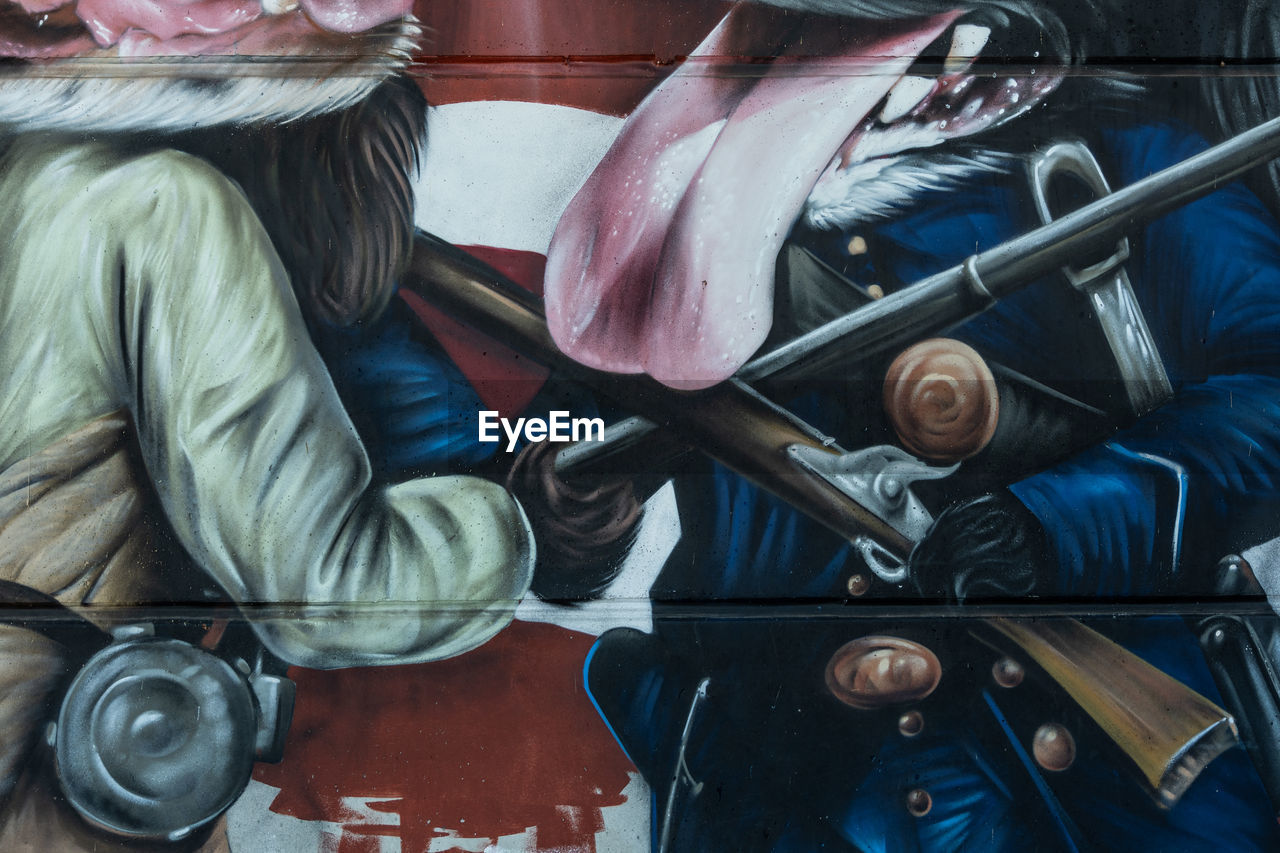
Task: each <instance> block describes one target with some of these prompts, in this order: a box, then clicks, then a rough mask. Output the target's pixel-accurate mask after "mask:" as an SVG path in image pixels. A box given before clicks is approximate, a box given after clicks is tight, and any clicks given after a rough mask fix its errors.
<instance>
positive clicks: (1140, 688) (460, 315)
mask: <svg viewBox="0 0 1280 853" xmlns="http://www.w3.org/2000/svg"><path fill="white" fill-rule="evenodd" d="M1276 156H1280V119H1275V120H1272V121H1269V122H1267V123H1265V124H1262V125H1259V126H1258V127H1256V128H1253V129H1252V130H1249V131H1247V132H1245V133H1243V134H1241V135H1239V136H1237V137H1234V138H1233V139H1231V140H1228V141H1227V142H1224V143H1221V144H1219V145H1217V146H1214V147H1212V148H1210V149H1208V150H1206V151H1204V152H1202V153H1201V154H1198V155H1196V156H1194V157H1191V158H1189V159H1188V160H1186V161H1183V162H1182V163H1179V164H1177V165H1175V166H1172V167H1170V168H1168V169H1165V170H1163V171H1161V172H1158V173H1156V174H1154V175H1152V176H1150V177H1148V178H1145V179H1143V180H1141V181H1138V182H1136V183H1134V184H1132V185H1130V186H1128V187H1126V188H1123V189H1121V190H1118V191H1117V192H1115V193H1112V194H1110V195H1107V196H1105V197H1103V198H1101V199H1099V200H1098V201H1095V202H1093V203H1091V204H1089V205H1086V206H1085V207H1082V208H1080V209H1079V210H1076V211H1074V212H1073V213H1070V214H1067V215H1065V216H1063V217H1061V218H1060V219H1057V220H1055V221H1053V222H1050V223H1049V224H1047V225H1044V226H1042V227H1040V228H1037V229H1035V230H1033V231H1030V232H1028V233H1026V234H1024V235H1022V236H1021V237H1017V238H1014V239H1013V240H1010V241H1008V242H1006V243H1003V244H1001V245H1000V246H997V247H995V248H993V249H990V250H988V251H985V252H982V253H979V254H975V255H973V256H971V257H970V258H968V259H966V260H965V261H964V262H963V263H961V264H958V265H957V266H955V267H953V268H951V269H949V270H946V271H944V272H941V273H938V274H937V275H934V276H931V277H929V278H927V279H925V280H923V281H921V282H919V283H917V284H915V285H913V286H911V287H908V288H906V289H904V290H901V291H899V292H897V293H894V294H891V295H889V296H886V297H884V298H883V299H880V300H878V301H876V302H873V303H871V304H869V305H867V306H864V307H862V308H860V309H859V310H857V311H855V312H853V313H851V314H848V315H845V316H843V317H841V318H838V319H836V320H834V321H832V322H831V323H828V324H827V325H825V326H822V327H820V328H818V329H816V330H814V331H812V332H809V333H808V334H805V335H802V336H800V337H799V338H797V339H795V340H793V341H791V342H789V343H788V344H785V345H783V346H782V347H780V348H778V349H776V350H774V351H772V352H770V353H769V354H767V355H765V356H763V357H761V358H759V359H756V360H755V361H753V362H751V363H749V364H748V365H747V366H746V367H744V368H743V370H742V371H740V372H739V374H738V375H737V376H736V377H734V378H733V379H731V380H729V381H726V382H723V383H720V384H719V385H717V386H714V387H712V388H710V389H707V390H705V391H700V392H694V393H689V392H679V391H675V390H673V389H670V388H667V387H666V386H663V385H661V384H659V383H657V382H656V381H654V380H652V379H650V378H648V377H644V376H631V375H618V374H609V373H604V372H601V371H595V370H592V369H590V368H587V367H585V366H583V365H580V364H578V363H577V362H574V361H573V360H572V359H570V358H568V357H567V356H565V355H564V354H563V353H561V352H560V350H559V349H558V347H556V345H555V342H554V341H553V340H552V338H551V335H550V332H549V330H548V328H547V325H546V320H545V316H544V315H543V313H542V308H541V305H540V301H539V300H538V299H537V298H536V297H534V296H532V295H531V294H529V293H527V292H526V291H524V290H522V289H521V288H519V287H518V286H516V285H515V284H514V283H512V282H510V281H508V280H506V279H505V278H504V277H503V276H502V275H501V274H499V273H497V272H496V271H494V270H492V269H491V268H489V267H488V266H487V265H485V264H483V263H481V262H479V261H478V260H476V259H474V258H472V257H470V256H469V255H467V254H466V253H465V252H462V251H460V250H458V249H456V248H455V247H452V246H449V245H448V244H446V243H444V242H443V241H440V240H438V239H436V238H433V237H430V236H429V235H425V234H419V235H418V237H417V238H416V240H415V246H414V257H413V261H412V264H411V268H410V271H409V274H408V275H407V277H406V279H405V282H404V284H405V287H406V288H407V289H409V290H411V291H412V292H414V293H416V294H417V295H418V296H420V297H421V298H423V299H424V300H426V301H427V302H428V303H430V304H432V305H434V306H436V307H438V308H440V309H441V310H443V311H445V312H446V313H448V314H451V315H452V316H454V317H455V318H456V319H459V320H461V321H463V322H465V323H467V324H468V325H471V326H473V327H475V328H477V329H479V330H480V331H482V332H485V333H487V334H489V335H491V336H492V337H493V338H495V339H496V340H498V341H502V342H503V343H505V344H507V345H509V346H511V347H513V348H514V349H516V350H518V351H520V352H522V353H523V354H525V355H527V356H529V357H531V358H533V359H535V360H537V361H540V362H542V363H544V364H546V365H548V366H551V367H554V368H557V369H559V370H561V371H563V372H564V373H565V374H567V375H569V376H571V377H574V378H576V379H578V380H580V381H582V382H584V383H585V384H587V385H589V386H591V387H593V388H595V389H596V390H597V391H599V392H600V393H602V394H604V395H605V396H607V397H610V398H612V399H613V400H615V401H617V402H619V403H621V404H622V405H623V406H625V407H628V408H630V409H632V410H634V411H638V412H640V413H641V414H642V416H643V417H644V418H645V419H646V420H647V421H649V422H651V423H653V424H655V425H657V426H661V427H665V428H667V429H669V430H671V431H672V432H673V433H675V434H676V435H678V436H679V437H680V440H681V441H683V442H685V443H687V444H690V445H692V446H694V447H696V448H697V449H698V450H700V451H702V452H704V453H706V454H708V455H709V456H711V457H712V458H714V459H717V460H718V461H720V462H721V463H723V464H725V465H726V466H727V467H729V468H731V469H733V470H735V471H737V472H738V473H740V474H742V475H743V476H745V477H747V478H748V479H749V480H751V481H753V482H755V483H756V484H757V485H759V486H761V487H762V488H764V489H766V490H768V491H770V492H772V493H773V494H775V495H777V496H778V497H780V498H782V499H783V500H785V501H787V502H789V503H791V504H792V505H793V506H795V507H796V508H797V509H799V510H801V511H802V512H805V513H806V514H808V515H810V516H811V517H813V518H814V519H815V520H817V521H819V522H820V523H822V524H824V525H825V526H827V527H828V528H829V529H831V530H833V531H834V532H836V533H837V534H839V535H841V536H844V537H845V538H847V539H848V540H850V541H852V542H854V543H859V542H861V543H864V544H866V543H868V542H869V543H872V544H874V546H875V547H878V548H880V549H883V551H884V552H885V553H887V554H888V555H889V556H890V557H892V558H894V559H897V560H899V561H902V562H905V560H906V557H907V556H908V554H909V552H910V549H911V547H912V546H913V544H914V540H915V539H916V538H917V537H915V536H912V535H909V533H904V531H903V525H902V524H901V523H899V524H894V523H890V522H889V521H887V520H886V519H885V518H883V517H881V514H878V513H877V512H875V511H872V510H871V509H869V508H868V507H867V506H865V505H864V504H863V503H862V502H860V501H859V500H857V499H855V497H854V496H853V495H852V494H850V491H849V490H848V489H847V488H845V487H843V485H842V483H841V482H840V481H839V478H838V477H832V476H829V472H828V475H824V473H823V472H822V471H820V470H818V469H817V467H816V466H815V465H814V464H801V462H800V460H802V459H808V460H809V461H810V463H812V461H813V460H814V459H818V460H827V459H828V457H829V458H830V460H831V461H832V463H833V464H834V463H835V460H839V459H840V458H842V457H847V456H849V455H850V454H845V453H844V452H843V451H842V450H840V448H838V447H836V446H835V442H834V441H833V440H832V439H831V438H829V437H826V436H824V435H822V434H821V433H820V432H818V431H817V430H815V429H813V428H812V427H811V426H809V425H808V424H806V423H804V422H803V421H802V420H800V419H799V418H796V417H795V416H794V415H792V414H791V413H790V412H788V411H787V410H786V409H784V408H782V407H781V406H778V405H777V404H776V403H774V402H773V401H771V400H769V399H768V398H767V397H765V396H764V395H762V394H760V393H758V392H757V391H756V390H755V389H753V388H752V387H751V386H750V385H749V384H748V382H755V381H761V380H765V379H776V378H779V377H785V378H797V377H800V376H803V375H807V374H811V373H813V372H815V371H818V370H821V369H823V368H825V367H827V366H829V365H831V364H833V363H836V362H842V361H846V360H850V359H852V360H855V361H856V360H860V359H865V358H869V357H872V356H878V355H882V354H884V353H886V352H889V351H891V350H893V349H895V348H900V347H902V346H904V345H906V344H909V343H912V342H914V341H917V340H919V339H920V338H922V337H924V336H927V335H930V334H934V333H936V332H939V331H942V330H944V329H946V328H949V327H951V326H955V325H958V324H959V323H962V322H964V321H965V320H967V319H969V318H971V317H973V316H976V315H977V314H979V313H981V312H982V311H985V310H987V309H988V308H990V307H991V306H992V305H994V304H995V302H996V301H997V300H998V299H999V298H1001V297H1003V296H1007V295H1008V294H1010V293H1013V292H1015V291H1016V290H1018V289H1019V288H1021V287H1024V286H1026V285H1027V284H1029V283H1030V282H1032V281H1034V280H1036V279H1038V278H1040V277H1041V276H1043V275H1045V274H1047V273H1049V272H1051V271H1053V270H1055V269H1057V268H1060V267H1063V266H1066V265H1069V264H1071V263H1072V262H1073V261H1074V260H1076V259H1077V258H1079V257H1086V256H1088V254H1089V253H1094V252H1097V251H1099V250H1100V249H1103V248H1105V247H1106V246H1107V245H1108V244H1109V243H1114V242H1115V241H1116V240H1118V239H1119V238H1121V237H1122V236H1123V235H1124V234H1125V233H1126V232H1128V231H1131V230H1133V229H1135V228H1137V227H1139V226H1141V225H1144V224H1145V223H1147V222H1150V221H1151V220H1153V219H1156V218H1158V217H1159V216H1161V215H1163V214H1164V213H1167V212H1169V211H1170V210H1173V209H1175V208H1176V207H1178V206H1180V205H1183V204H1186V203H1188V202H1191V201H1193V200H1195V199H1197V198H1200V197H1202V196H1204V195H1207V194H1208V193H1210V192H1212V191H1213V190H1215V189H1216V188H1217V187H1218V186H1220V185H1221V184H1222V183H1224V182H1225V181H1228V180H1230V179H1232V178H1234V177H1236V176H1238V175H1239V174H1241V173H1243V172H1245V171H1247V170H1248V169H1250V168H1253V167H1254V166H1257V165H1260V164H1261V163H1264V162H1267V161H1268V160H1270V159H1273V158H1274V157H1276ZM641 427H642V430H641V431H644V429H643V428H644V425H643V424H641ZM863 553H864V556H866V555H867V552H866V551H865V550H864V551H863ZM988 624H990V625H992V626H993V627H995V628H996V629H997V630H998V631H999V632H1000V633H1001V634H1002V635H1004V636H1005V637H1007V638H1008V639H1010V640H1012V641H1013V642H1014V643H1015V644H1017V645H1018V646H1019V648H1021V649H1022V650H1023V652H1024V653H1026V654H1027V655H1028V656H1029V657H1030V658H1031V659H1032V660H1033V661H1035V662H1036V663H1037V664H1038V665H1039V666H1041V667H1042V668H1043V669H1044V670H1045V671H1046V672H1047V673H1048V674H1049V675H1050V677H1052V678H1053V679H1054V680H1055V681H1057V682H1058V683H1059V684H1060V685H1062V686H1063V687H1064V688H1066V689H1067V691H1068V693H1070V695H1071V696H1072V697H1073V699H1075V700H1076V701H1077V703H1079V704H1080V706H1081V707H1082V708H1084V709H1085V710H1086V711H1087V712H1088V713H1089V715H1090V716H1091V717H1092V718H1093V719H1094V721H1095V722H1097V723H1098V725H1099V726H1100V727H1101V728H1102V729H1103V730H1104V731H1105V732H1106V733H1107V734H1108V735H1109V736H1110V737H1111V738H1112V739H1113V740H1114V741H1115V742H1116V743H1118V744H1120V745H1121V746H1122V747H1123V748H1124V750H1125V752H1126V754H1127V755H1129V757H1130V758H1131V759H1132V760H1133V762H1134V764H1135V766H1136V767H1137V769H1138V770H1139V772H1140V774H1141V775H1142V776H1143V777H1144V778H1146V779H1147V781H1148V783H1149V784H1150V787H1151V790H1152V792H1153V794H1154V795H1155V796H1156V798H1157V800H1158V802H1160V803H1161V804H1162V805H1164V806H1169V805H1171V804H1172V803H1173V802H1175V801H1176V800H1177V798H1178V797H1179V796H1180V794H1181V793H1182V791H1184V790H1185V789H1186V787H1187V786H1188V785H1189V784H1190V780H1191V779H1193V778H1194V777H1195V775H1196V774H1197V773H1198V772H1199V770H1200V769H1201V768H1203V767H1204V766H1205V765H1206V764H1207V763H1208V761H1210V760H1212V758H1213V757H1214V756H1216V755H1217V754H1219V753H1220V752H1221V751H1223V750H1225V749H1226V748H1228V747H1229V746H1230V744H1231V743H1232V742H1233V740H1234V735H1235V723H1234V721H1233V720H1232V718H1231V716H1230V715H1229V714H1227V713H1226V712H1225V711H1223V710H1222V709H1221V708H1219V707H1217V706H1216V705H1214V704H1213V703H1212V702H1210V701H1209V700H1207V699H1205V698H1204V697H1202V696H1200V695H1199V694H1197V693H1195V692H1194V691H1191V690H1190V689H1189V688H1187V687H1185V685H1182V684H1180V683H1179V682H1177V681H1175V680H1174V679H1171V678H1169V677H1168V676H1166V675H1164V674H1163V673H1160V672H1159V671H1158V670H1155V669H1154V668H1152V667H1150V666H1149V665H1146V664H1145V663H1144V662H1142V661H1141V660H1139V659H1137V658H1134V657H1133V656H1132V655H1130V654H1128V653H1127V652H1124V651H1123V650H1122V649H1120V648H1119V647H1118V646H1116V645H1115V644H1114V643H1112V642H1111V641H1109V640H1107V639H1106V638H1104V637H1102V636H1101V635H1100V634H1097V632H1094V631H1092V630H1091V629H1089V628H1086V627H1085V626H1083V625H1082V624H1080V623H1079V622H1076V621H1075V620H1071V619H1055V620H1051V621H1041V622H1038V621H1034V620H1000V619H997V620H989V621H988ZM1118 671H1124V672H1127V673H1129V674H1130V676H1132V677H1125V678H1116V677H1114V676H1115V673H1116V672H1118ZM1153 697H1158V699H1157V701H1155V702H1154V703H1153V702H1152V698H1153ZM1170 697H1177V700H1176V701H1174V700H1172V699H1170ZM1161 708H1163V709H1164V711H1165V713H1162V712H1161ZM1173 708H1176V709H1177V712H1176V713H1173V712H1172V710H1171V709H1173ZM1135 709H1142V713H1134V711H1135Z"/></svg>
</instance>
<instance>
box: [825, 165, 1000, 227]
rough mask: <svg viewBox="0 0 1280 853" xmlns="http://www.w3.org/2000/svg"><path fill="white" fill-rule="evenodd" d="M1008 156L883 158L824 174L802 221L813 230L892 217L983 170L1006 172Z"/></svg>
mask: <svg viewBox="0 0 1280 853" xmlns="http://www.w3.org/2000/svg"><path fill="white" fill-rule="evenodd" d="M1010 160H1011V157H1010V156H1009V155H1002V154H995V153H982V154H976V155H973V156H963V155H959V154H937V155H932V156H929V155H925V156H899V157H882V158H879V159H876V160H867V161H864V162H861V163H855V164H853V165H852V166H850V167H848V168H847V169H842V170H839V171H837V172H835V173H832V174H829V175H828V176H827V177H825V178H823V180H821V181H819V182H818V185H817V186H815V187H814V188H813V192H812V193H810V194H809V199H808V201H807V202H805V213H804V215H805V220H806V221H807V222H808V223H809V224H810V225H812V226H814V227H815V228H849V227H852V226H854V225H859V224H862V223H864V222H868V221H870V220H873V219H884V218H888V217H890V216H893V215H894V214H895V213H897V212H898V211H901V210H902V209H903V208H904V207H906V206H907V205H908V204H909V203H910V202H911V201H912V199H914V198H915V197H916V196H917V195H919V194H920V193H923V192H926V191H929V190H941V189H946V188H948V187H953V186H955V185H956V184H959V183H961V182H962V181H964V180H966V179H968V178H970V177H972V176H974V175H978V174H982V173H984V172H990V173H998V172H1005V171H1008V168H1009V162H1010Z"/></svg>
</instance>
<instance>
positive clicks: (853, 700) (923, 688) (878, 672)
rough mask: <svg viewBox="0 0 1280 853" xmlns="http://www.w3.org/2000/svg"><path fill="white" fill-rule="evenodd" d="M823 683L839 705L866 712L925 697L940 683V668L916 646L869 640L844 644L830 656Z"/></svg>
mask: <svg viewBox="0 0 1280 853" xmlns="http://www.w3.org/2000/svg"><path fill="white" fill-rule="evenodd" d="M826 679H827V689H829V690H830V691H831V693H832V695H833V696H835V697H836V698H837V699H839V700H840V701H841V702H843V703H845V704H846V705H850V706H852V707H854V708H858V709H861V710H869V709H872V708H883V707H885V706H887V705H896V704H901V703H904V702H916V701H919V700H920V699H923V698H924V697H926V696H928V695H929V694H930V693H932V692H933V691H934V689H935V688H936V687H937V686H938V682H939V681H940V680H941V679H942V664H941V663H939V661H938V656H937V655H935V654H934V653H933V652H932V651H930V650H929V649H928V648H926V647H925V646H922V645H920V644H919V643H913V642H911V641H910V640H904V639H902V638H901V637H888V636H868V637H861V638H859V639H857V640H854V641H853V642H850V643H845V644H844V645H843V646H841V647H840V648H839V649H838V650H837V651H836V653H835V654H833V655H832V656H831V660H830V662H829V663H828V664H827V673H826Z"/></svg>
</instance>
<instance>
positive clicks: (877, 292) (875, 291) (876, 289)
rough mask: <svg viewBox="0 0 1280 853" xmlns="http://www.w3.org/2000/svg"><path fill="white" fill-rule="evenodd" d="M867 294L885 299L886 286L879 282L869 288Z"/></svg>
mask: <svg viewBox="0 0 1280 853" xmlns="http://www.w3.org/2000/svg"><path fill="white" fill-rule="evenodd" d="M867 296H870V297H871V298H872V299H884V288H883V287H881V286H880V285H878V284H873V285H871V286H869V287H868V288H867Z"/></svg>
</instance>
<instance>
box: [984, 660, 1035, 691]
mask: <svg viewBox="0 0 1280 853" xmlns="http://www.w3.org/2000/svg"><path fill="white" fill-rule="evenodd" d="M1026 674H1027V671H1026V670H1025V669H1023V668H1022V664H1020V663H1018V662H1017V661H1016V660H1014V659H1013V658H1000V660H998V661H996V662H995V664H994V665H993V666H992V667H991V677H992V678H994V679H995V682H996V684H999V685H1000V686H1001V687H1017V686H1018V685H1019V684H1021V683H1022V679H1023V678H1025V677H1026Z"/></svg>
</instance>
